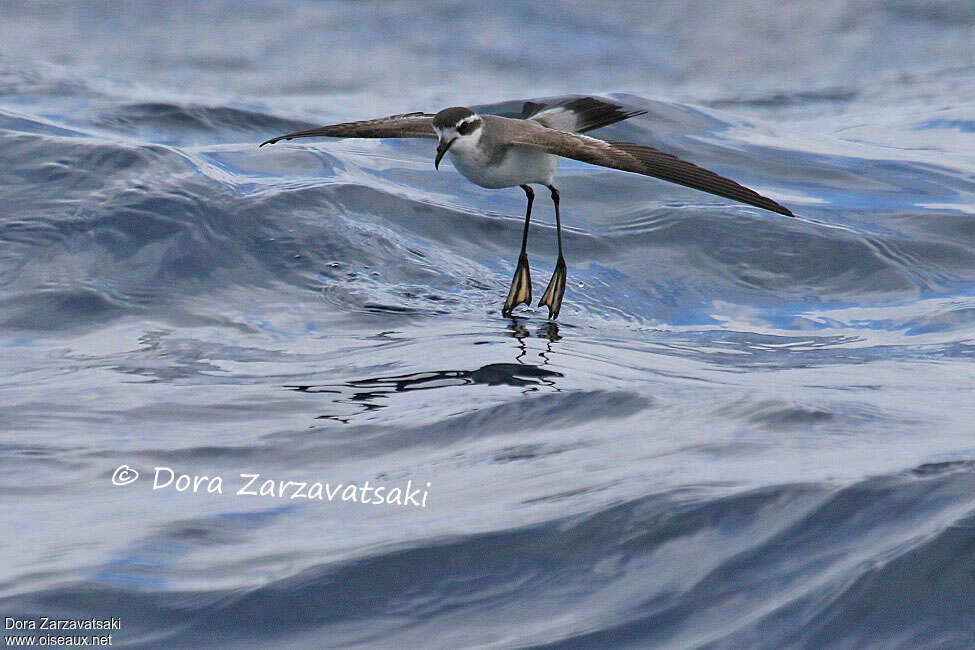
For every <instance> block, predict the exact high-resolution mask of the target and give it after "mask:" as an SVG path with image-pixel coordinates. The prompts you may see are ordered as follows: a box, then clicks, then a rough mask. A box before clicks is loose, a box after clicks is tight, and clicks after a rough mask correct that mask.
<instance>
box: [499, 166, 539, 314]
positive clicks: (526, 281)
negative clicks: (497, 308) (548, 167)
mask: <svg viewBox="0 0 975 650" xmlns="http://www.w3.org/2000/svg"><path fill="white" fill-rule="evenodd" d="M521 189H523V190H525V196H527V197H528V208H527V209H526V210H525V232H524V234H523V235H522V236H521V254H520V255H519V256H518V266H517V267H516V268H515V276H514V277H513V278H512V279H511V288H510V289H508V298H507V300H505V301H504V307H502V308H501V315H502V316H510V315H511V310H512V309H514V308H515V307H517V306H518V305H520V304H521V303H525V304H526V305H530V304H531V303H532V278H531V271H530V270H529V268H528V250H527V249H528V224H529V222H530V221H531V218H532V201H534V200H535V191H534V190H533V189H532V188H531V187H529V186H528V185H522V186H521Z"/></svg>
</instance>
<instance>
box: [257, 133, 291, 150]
mask: <svg viewBox="0 0 975 650" xmlns="http://www.w3.org/2000/svg"><path fill="white" fill-rule="evenodd" d="M282 140H291V137H289V136H287V135H279V136H278V137H276V138H271V139H270V140H265V141H264V142H262V143H261V144H259V145H257V148H258V149H260V148H261V147H263V146H264V145H266V144H276V143H278V142H281V141H282Z"/></svg>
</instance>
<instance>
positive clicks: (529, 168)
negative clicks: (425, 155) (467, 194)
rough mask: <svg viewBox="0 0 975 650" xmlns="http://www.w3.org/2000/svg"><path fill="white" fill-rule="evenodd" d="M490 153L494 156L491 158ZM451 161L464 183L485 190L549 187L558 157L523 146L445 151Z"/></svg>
mask: <svg viewBox="0 0 975 650" xmlns="http://www.w3.org/2000/svg"><path fill="white" fill-rule="evenodd" d="M492 154H493V155H492ZM448 155H449V156H450V161H451V162H452V163H453V165H454V167H455V168H456V169H457V171H459V172H460V173H461V174H463V175H464V177H465V178H467V180H469V181H471V182H472V183H474V184H476V185H480V186H481V187H488V188H501V187H514V186H516V185H526V184H528V183H541V184H543V185H551V183H552V174H553V173H554V172H555V168H556V167H557V166H558V164H559V159H558V157H557V156H553V155H552V154H548V153H545V152H544V151H538V150H535V149H526V148H524V147H504V148H499V149H494V150H493V151H492V150H483V149H480V148H477V147H470V148H463V149H460V150H459V151H454V148H453V147H451V149H450V150H449V151H448Z"/></svg>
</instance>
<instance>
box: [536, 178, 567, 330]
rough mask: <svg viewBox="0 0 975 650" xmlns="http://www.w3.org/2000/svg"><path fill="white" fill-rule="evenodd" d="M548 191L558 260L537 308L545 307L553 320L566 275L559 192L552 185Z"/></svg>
mask: <svg viewBox="0 0 975 650" xmlns="http://www.w3.org/2000/svg"><path fill="white" fill-rule="evenodd" d="M548 189H549V191H551V192H552V203H554V204H555V232H556V236H557V237H558V241H559V259H558V261H556V262H555V271H554V272H553V273H552V279H551V280H549V281H548V287H546V288H545V293H544V294H542V299H541V300H539V301H538V306H539V307H541V306H542V305H546V306H547V307H548V317H549V318H551V319H553V320H554V319H556V318H558V317H559V310H560V309H561V308H562V296H563V295H565V280H566V275H567V273H566V269H565V258H564V257H562V218H561V216H560V215H559V191H558V190H557V189H556V188H555V186H554V185H549V186H548Z"/></svg>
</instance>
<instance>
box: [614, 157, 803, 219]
mask: <svg viewBox="0 0 975 650" xmlns="http://www.w3.org/2000/svg"><path fill="white" fill-rule="evenodd" d="M609 144H610V146H612V147H614V148H616V149H619V150H621V151H625V152H626V153H628V154H630V155H631V156H633V157H634V158H635V159H637V160H638V161H640V163H642V164H643V165H644V169H642V170H640V173H644V174H647V175H648V176H655V177H657V178H662V179H664V180H666V181H670V182H671V183H677V184H678V185H684V186H686V187H691V188H694V189H696V190H701V191H704V192H708V193H710V194H714V195H716V196H723V197H725V198H727V199H731V200H733V201H739V202H741V203H747V204H748V205H753V206H755V207H756V208H762V209H764V210H769V211H770V212H775V213H778V214H781V215H785V216H787V217H794V216H796V215H794V214H792V211H791V210H789V209H788V208H786V207H784V206H781V205H779V204H778V203H776V202H775V201H773V200H772V199H770V198H768V197H767V196H762V195H761V194H759V193H758V192H756V191H755V190H753V189H751V188H748V187H745V186H744V185H741V184H739V183H737V182H735V181H733V180H731V179H730V178H725V177H724V176H720V175H718V174H715V173H714V172H712V171H710V170H708V169H704V168H703V167H698V166H697V165H695V164H694V163H691V162H688V161H686V160H681V159H680V158H678V157H676V156H674V155H672V154H668V153H664V152H662V151H658V150H656V149H654V148H653V147H649V146H647V145H640V144H633V143H631V142H616V141H610V142H609Z"/></svg>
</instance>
